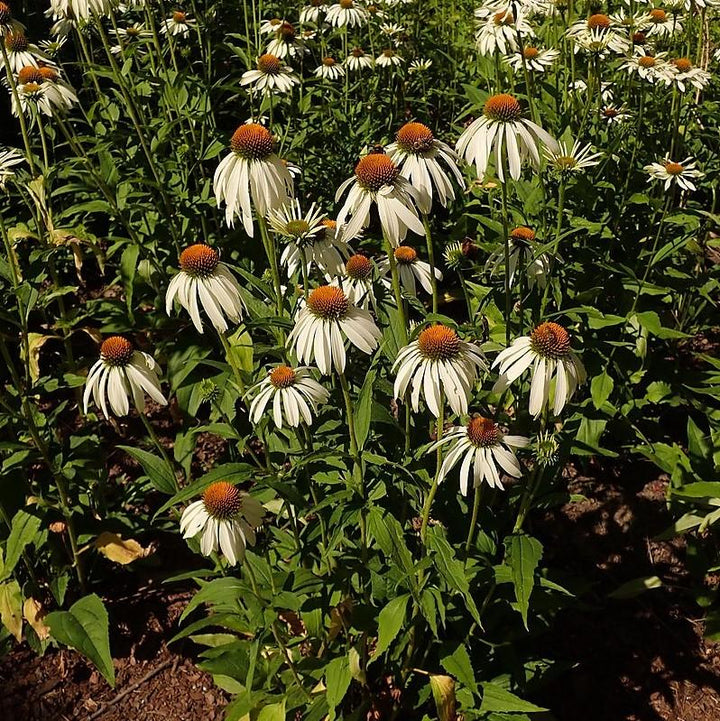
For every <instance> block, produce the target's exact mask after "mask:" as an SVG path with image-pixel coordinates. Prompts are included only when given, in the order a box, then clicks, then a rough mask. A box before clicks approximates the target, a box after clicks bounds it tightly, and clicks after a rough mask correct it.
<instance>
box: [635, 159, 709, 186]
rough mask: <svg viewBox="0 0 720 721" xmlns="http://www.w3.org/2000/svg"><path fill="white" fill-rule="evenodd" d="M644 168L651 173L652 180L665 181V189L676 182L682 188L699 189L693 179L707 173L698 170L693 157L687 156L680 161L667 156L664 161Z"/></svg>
mask: <svg viewBox="0 0 720 721" xmlns="http://www.w3.org/2000/svg"><path fill="white" fill-rule="evenodd" d="M644 170H645V172H646V173H649V175H650V178H649V180H650V181H653V180H661V181H663V182H664V183H665V190H667V189H668V188H669V187H670V186H671V185H673V184H676V185H677V186H678V187H679V188H680V189H681V190H697V188H696V187H695V183H693V180H696V179H698V178H702V177H703V176H704V175H705V173H703V172H702V171H700V170H698V168H697V164H696V162H695V161H694V160H693V159H692V158H685V160H683V161H682V162H680V163H675V162H673V161H672V160H669V159H668V158H665V160H663V161H662V163H650V165H646V166H645V168H644Z"/></svg>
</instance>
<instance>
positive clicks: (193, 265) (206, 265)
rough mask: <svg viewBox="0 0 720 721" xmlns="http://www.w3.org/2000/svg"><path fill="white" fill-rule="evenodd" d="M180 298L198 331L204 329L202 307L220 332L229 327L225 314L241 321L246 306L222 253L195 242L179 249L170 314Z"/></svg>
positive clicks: (169, 296) (170, 292)
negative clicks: (178, 268)
mask: <svg viewBox="0 0 720 721" xmlns="http://www.w3.org/2000/svg"><path fill="white" fill-rule="evenodd" d="M176 298H177V301H178V303H180V305H181V306H182V307H183V308H185V310H186V311H187V312H188V313H189V314H190V318H192V322H193V325H194V326H195V328H197V331H198V333H202V332H203V324H202V319H201V318H200V308H202V309H203V310H204V311H205V313H206V314H207V316H208V318H210V322H211V323H212V324H213V326H214V327H215V330H217V331H218V333H224V332H225V331H226V330H227V329H228V323H227V320H225V318H226V317H227V318H229V319H230V320H231V321H232V322H233V323H238V322H239V321H240V320H241V318H242V315H243V312H244V310H245V306H244V304H243V301H242V298H241V297H240V286H239V285H238V282H237V280H235V278H234V276H233V275H232V273H231V272H230V269H229V268H228V267H227V266H226V265H225V263H221V262H220V256H218V254H217V252H216V251H215V250H214V249H213V248H211V247H210V246H209V245H205V244H203V243H196V244H195V245H191V246H190V247H189V248H185V250H183V252H182V253H180V272H179V273H178V274H177V275H175V276H174V277H173V279H172V280H171V281H170V285H169V286H168V289H167V295H166V297H165V310H166V312H167V314H168V315H170V311H171V310H172V307H173V303H174V301H175V299H176Z"/></svg>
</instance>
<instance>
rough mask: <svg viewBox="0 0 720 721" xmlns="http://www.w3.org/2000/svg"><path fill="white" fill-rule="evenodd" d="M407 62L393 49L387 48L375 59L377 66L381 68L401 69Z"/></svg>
mask: <svg viewBox="0 0 720 721" xmlns="http://www.w3.org/2000/svg"><path fill="white" fill-rule="evenodd" d="M404 62H405V61H404V60H403V59H402V58H401V57H400V55H398V54H397V53H396V52H395V51H394V50H393V49H392V48H385V50H383V51H382V52H381V53H380V55H378V56H377V57H376V58H375V65H378V66H379V67H381V68H392V67H396V68H397V67H400V66H401V65H402V64H403V63H404Z"/></svg>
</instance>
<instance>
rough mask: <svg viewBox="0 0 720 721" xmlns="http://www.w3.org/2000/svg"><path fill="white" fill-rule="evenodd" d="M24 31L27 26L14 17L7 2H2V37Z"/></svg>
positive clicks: (0, 25) (0, 10) (0, 35)
mask: <svg viewBox="0 0 720 721" xmlns="http://www.w3.org/2000/svg"><path fill="white" fill-rule="evenodd" d="M24 31H25V27H24V26H23V25H22V24H20V23H19V22H18V21H17V20H15V18H13V16H12V10H11V9H10V6H9V5H8V4H7V3H5V2H0V38H4V37H5V36H6V35H8V34H15V33H22V32H24Z"/></svg>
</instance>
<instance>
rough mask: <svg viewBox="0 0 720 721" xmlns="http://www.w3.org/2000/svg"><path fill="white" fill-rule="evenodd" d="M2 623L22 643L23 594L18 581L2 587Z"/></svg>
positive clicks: (0, 608)
mask: <svg viewBox="0 0 720 721" xmlns="http://www.w3.org/2000/svg"><path fill="white" fill-rule="evenodd" d="M0 621H2V625H3V626H5V628H6V629H7V630H8V631H10V633H11V634H12V635H13V636H15V639H16V640H17V641H18V642H19V641H22V593H21V592H20V584H18V582H17V581H8V582H7V583H3V584H2V585H1V586H0Z"/></svg>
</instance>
